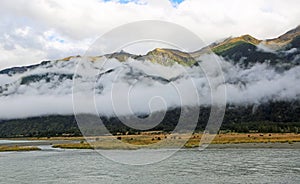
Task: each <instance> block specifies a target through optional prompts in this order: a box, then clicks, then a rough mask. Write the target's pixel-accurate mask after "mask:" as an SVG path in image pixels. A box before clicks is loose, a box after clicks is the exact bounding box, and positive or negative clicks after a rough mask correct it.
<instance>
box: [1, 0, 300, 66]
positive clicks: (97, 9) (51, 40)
mask: <svg viewBox="0 0 300 184" xmlns="http://www.w3.org/2000/svg"><path fill="white" fill-rule="evenodd" d="M299 7H300V1H299V0H251V1H250V0H248V1H241V0H133V1H130V0H119V1H118V0H112V1H109V0H85V1H83V0H49V1H45V0H30V1H28V0H2V1H0V69H3V68H7V67H11V66H19V65H28V64H32V63H39V62H40V61H41V60H46V59H59V58H63V57H66V56H70V55H78V54H81V55H82V54H84V52H85V50H86V49H87V48H88V47H89V46H90V44H92V43H93V41H95V40H96V39H97V37H99V36H101V35H102V34H104V33H105V32H107V31H109V30H111V29H112V28H114V27H116V26H120V25H122V24H125V23H129V22H132V21H138V20H149V19H155V20H165V21H170V22H173V23H177V24H179V25H182V26H184V27H186V28H188V29H189V30H191V31H192V32H194V33H196V34H197V35H198V36H199V37H200V38H201V39H203V40H204V41H205V42H206V43H207V44H209V43H211V42H213V41H215V40H218V39H222V38H225V37H229V36H240V35H242V34H251V35H252V36H254V37H257V38H259V39H266V38H272V37H277V36H278V35H280V34H283V33H284V32H286V31H288V30H289V29H292V28H294V27H296V26H297V25H299V24H300V11H299Z"/></svg>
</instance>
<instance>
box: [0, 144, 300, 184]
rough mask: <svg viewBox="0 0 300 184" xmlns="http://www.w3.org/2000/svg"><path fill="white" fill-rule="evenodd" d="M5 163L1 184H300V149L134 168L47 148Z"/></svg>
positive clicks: (198, 154)
mask: <svg viewBox="0 0 300 184" xmlns="http://www.w3.org/2000/svg"><path fill="white" fill-rule="evenodd" d="M164 151H165V150H159V151H158V152H157V154H160V152H162V153H163V152H164ZM112 152H114V151H112ZM124 154H132V151H124ZM0 163H1V166H0V183H1V184H2V183H3V184H4V183H5V184H15V183H39V184H40V183H84V184H92V183H101V184H102V183H103V184H107V183H147V184H149V183H153V184H154V183H295V184H299V183H300V150H299V149H207V150H204V151H199V150H196V149H195V150H192V149H189V150H180V151H178V152H177V153H176V154H174V155H173V156H171V157H170V158H168V159H166V160H164V161H161V162H159V163H155V164H150V165H144V166H131V165H124V164H119V163H115V162H113V161H110V160H108V159H107V158H105V157H103V156H101V155H99V154H98V153H97V152H95V151H93V150H60V149H51V148H50V147H43V150H42V151H34V152H5V153H0Z"/></svg>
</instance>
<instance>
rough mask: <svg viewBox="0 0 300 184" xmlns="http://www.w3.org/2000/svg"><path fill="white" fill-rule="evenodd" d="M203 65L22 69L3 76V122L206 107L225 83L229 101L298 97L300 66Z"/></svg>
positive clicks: (93, 60)
mask: <svg viewBox="0 0 300 184" xmlns="http://www.w3.org/2000/svg"><path fill="white" fill-rule="evenodd" d="M198 60H199V65H198V66H192V67H184V66H182V65H179V64H176V63H175V64H173V65H172V66H163V65H160V64H156V63H152V62H150V61H140V60H134V59H128V60H127V61H126V62H119V61H118V60H116V59H109V60H106V59H105V58H103V57H88V58H76V57H74V58H71V59H70V60H69V61H51V62H48V63H46V64H43V65H40V66H38V67H36V68H33V69H29V70H27V71H25V72H15V73H8V74H1V75H0V108H1V111H0V119H14V118H26V117H32V116H44V115H53V114H59V115H70V114H73V113H74V108H76V112H77V113H97V114H101V115H105V116H119V115H131V114H148V113H151V112H155V111H162V110H164V111H165V110H167V109H172V108H176V107H181V106H199V105H201V106H209V105H210V104H211V102H212V97H211V93H212V91H213V92H214V93H215V94H217V95H216V96H217V97H218V93H220V95H219V96H222V93H224V91H222V90H221V89H222V88H221V87H224V86H225V87H226V91H225V95H226V96H225V97H226V103H227V104H234V105H249V104H261V103H266V102H268V101H282V100H284V101H292V100H299V97H300V86H299V79H300V66H294V67H292V68H290V69H287V70H284V71H279V70H277V69H276V67H274V66H271V65H268V64H266V63H257V64H254V65H253V66H251V67H248V68H243V67H240V66H239V65H234V64H232V63H233V62H230V61H226V60H224V59H223V58H221V57H218V56H216V55H212V54H211V55H204V56H201V57H200V58H198ZM78 68H80V69H78ZM218 68H221V70H218ZM74 74H75V78H74V80H72V77H73V75H74ZM212 89H213V90H212ZM215 100H218V98H216V99H215ZM73 102H75V103H76V104H77V105H76V107H74V106H73ZM91 107H92V108H93V109H91Z"/></svg>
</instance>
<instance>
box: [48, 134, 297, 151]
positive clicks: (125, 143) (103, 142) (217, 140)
mask: <svg viewBox="0 0 300 184" xmlns="http://www.w3.org/2000/svg"><path fill="white" fill-rule="evenodd" d="M202 136H203V135H202V134H194V135H192V136H191V137H190V135H187V134H175V135H168V134H158V135H151V134H150V135H125V136H117V137H113V136H102V137H90V138H88V142H86V141H81V142H73V143H65V144H55V145H54V146H53V147H56V148H64V149H141V148H150V149H151V148H153V149H159V148H178V147H183V148H195V147H199V146H201V143H203V140H201V138H202ZM213 136H215V137H214V139H213V140H212V142H211V144H210V145H209V147H208V148H295V149H300V134H293V133H285V134H271V133H268V134H218V135H213Z"/></svg>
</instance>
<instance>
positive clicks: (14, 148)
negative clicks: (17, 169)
mask: <svg viewBox="0 0 300 184" xmlns="http://www.w3.org/2000/svg"><path fill="white" fill-rule="evenodd" d="M38 150H40V148H38V147H35V146H0V152H4V151H38Z"/></svg>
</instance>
